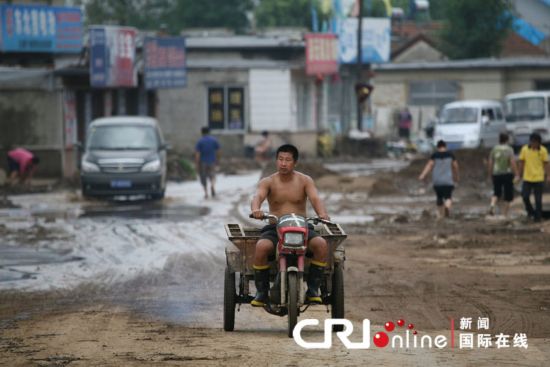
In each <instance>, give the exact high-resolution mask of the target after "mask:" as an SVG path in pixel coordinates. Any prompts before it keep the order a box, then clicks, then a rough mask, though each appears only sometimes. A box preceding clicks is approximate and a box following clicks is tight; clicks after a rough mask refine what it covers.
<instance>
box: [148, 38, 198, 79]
mask: <svg viewBox="0 0 550 367" xmlns="http://www.w3.org/2000/svg"><path fill="white" fill-rule="evenodd" d="M143 53H144V61H145V66H144V68H143V72H144V78H145V88H146V89H161V88H183V87H185V84H186V82H187V69H186V54H185V38H183V37H146V38H145V40H144V41H143Z"/></svg>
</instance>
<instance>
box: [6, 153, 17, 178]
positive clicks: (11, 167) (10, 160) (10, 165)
mask: <svg viewBox="0 0 550 367" xmlns="http://www.w3.org/2000/svg"><path fill="white" fill-rule="evenodd" d="M14 171H15V172H19V163H17V161H16V160H15V159H13V158H12V157H10V156H8V175H9V174H11V173H12V172H14Z"/></svg>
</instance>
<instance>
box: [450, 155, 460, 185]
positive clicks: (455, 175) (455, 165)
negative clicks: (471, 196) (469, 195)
mask: <svg viewBox="0 0 550 367" xmlns="http://www.w3.org/2000/svg"><path fill="white" fill-rule="evenodd" d="M452 166H453V180H454V182H455V183H458V181H460V176H459V175H458V161H457V160H456V159H455V160H453V164H452Z"/></svg>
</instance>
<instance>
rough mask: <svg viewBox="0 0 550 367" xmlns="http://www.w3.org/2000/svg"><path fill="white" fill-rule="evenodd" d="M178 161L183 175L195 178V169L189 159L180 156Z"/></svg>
mask: <svg viewBox="0 0 550 367" xmlns="http://www.w3.org/2000/svg"><path fill="white" fill-rule="evenodd" d="M178 163H179V168H180V170H181V171H182V172H183V177H186V178H190V179H193V180H194V179H195V178H197V172H196V171H195V166H194V165H193V164H192V163H191V161H189V160H187V159H185V158H180V160H179V161H178Z"/></svg>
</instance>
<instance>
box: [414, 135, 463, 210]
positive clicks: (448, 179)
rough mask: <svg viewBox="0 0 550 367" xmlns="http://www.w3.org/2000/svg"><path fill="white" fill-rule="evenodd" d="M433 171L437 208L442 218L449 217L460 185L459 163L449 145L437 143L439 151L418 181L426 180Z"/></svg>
mask: <svg viewBox="0 0 550 367" xmlns="http://www.w3.org/2000/svg"><path fill="white" fill-rule="evenodd" d="M430 171H432V184H433V188H434V191H435V194H436V197H437V207H438V209H439V216H440V217H449V216H450V214H451V208H452V205H453V200H452V195H453V190H454V187H455V184H456V183H458V180H459V178H458V162H457V161H456V158H455V156H454V154H453V153H451V152H449V151H447V144H446V143H445V141H443V140H440V141H438V142H437V151H436V152H435V153H433V154H432V156H431V157H430V160H429V161H428V163H426V166H425V167H424V169H423V170H422V173H421V174H420V176H418V179H419V180H420V181H423V180H424V178H426V176H427V175H428V173H430Z"/></svg>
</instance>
